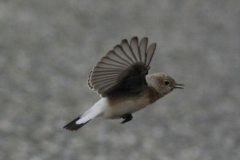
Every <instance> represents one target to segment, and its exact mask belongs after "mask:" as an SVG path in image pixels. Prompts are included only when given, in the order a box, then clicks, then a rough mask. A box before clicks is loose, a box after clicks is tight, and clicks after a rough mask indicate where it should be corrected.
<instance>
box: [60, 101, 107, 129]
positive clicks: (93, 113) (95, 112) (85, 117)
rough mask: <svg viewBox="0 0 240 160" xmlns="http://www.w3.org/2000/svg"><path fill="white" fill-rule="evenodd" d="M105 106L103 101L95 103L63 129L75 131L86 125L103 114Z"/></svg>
mask: <svg viewBox="0 0 240 160" xmlns="http://www.w3.org/2000/svg"><path fill="white" fill-rule="evenodd" d="M104 106H105V99H101V100H99V101H98V102H97V103H95V104H94V105H93V106H92V107H91V108H90V109H89V110H87V111H86V112H85V113H84V114H82V115H81V116H79V117H77V118H76V119H74V120H73V121H71V122H69V123H68V124H67V125H66V126H64V127H63V128H65V129H67V130H70V131H75V130H78V129H79V128H81V127H82V126H84V125H85V124H87V123H88V122H89V121H90V120H92V119H94V118H95V117H97V116H99V115H101V113H102V112H103V109H104Z"/></svg>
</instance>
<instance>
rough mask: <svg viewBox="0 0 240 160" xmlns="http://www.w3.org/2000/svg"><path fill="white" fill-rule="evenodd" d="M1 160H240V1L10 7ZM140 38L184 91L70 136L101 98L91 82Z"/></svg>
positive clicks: (5, 25)
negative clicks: (103, 64)
mask: <svg viewBox="0 0 240 160" xmlns="http://www.w3.org/2000/svg"><path fill="white" fill-rule="evenodd" d="M0 33H1V34H0V103H1V112H0V139H1V143H0V159H2V160H16V159H17V160H42V159H44V160H53V159H56V160H65V159H69V160H70V159H72V160H76V159H79V160H105V159H108V160H126V159H127V160H139V159H144V160H159V159H161V160H172V159H176V160H226V159H230V160H239V159H240V1H238V0H229V1H225V0H178V1H169V0H161V1H158V0H150V1H133V0H123V1H107V0H100V1H94V0H89V1H87V0H85V1H78V0H68V1H63V0H50V1H49V0H25V1H23V0H22V1H19V0H1V2H0ZM132 36H138V37H140V38H142V37H145V36H147V37H149V41H150V42H156V43H157V44H158V46H157V50H156V53H155V56H154V58H153V61H152V64H151V70H150V73H154V72H165V73H167V74H168V75H170V76H172V77H173V78H174V79H175V80H176V81H177V82H178V83H183V84H185V85H186V87H185V89H184V90H175V91H174V92H173V93H171V94H169V95H167V96H166V97H164V98H163V99H161V100H159V101H157V102H156V103H155V104H153V105H151V106H149V107H147V108H145V109H144V110H141V111H139V112H137V113H135V114H133V116H134V119H133V121H131V122H129V123H126V124H124V125H121V124H119V123H120V122H121V121H120V120H113V121H107V120H104V119H95V120H94V121H91V122H90V123H89V124H87V125H86V126H84V127H83V128H81V129H80V130H78V131H77V132H69V131H67V130H64V129H62V127H63V126H64V125H65V124H66V123H68V122H69V121H70V120H72V119H73V118H76V117H77V116H78V115H79V114H80V113H82V112H84V111H85V110H86V109H88V108H89V107H91V106H92V105H93V104H94V103H95V102H96V101H97V100H98V99H99V96H98V95H97V94H96V93H94V92H92V91H91V90H89V89H88V87H87V77H88V74H89V72H90V71H91V69H92V68H93V67H94V66H95V65H96V63H97V62H98V61H99V60H100V58H101V57H102V56H104V55H105V54H106V53H107V52H108V51H109V50H110V49H112V48H113V46H114V45H116V44H118V43H120V41H121V40H122V39H124V38H127V39H128V40H129V39H130V38H131V37H132Z"/></svg>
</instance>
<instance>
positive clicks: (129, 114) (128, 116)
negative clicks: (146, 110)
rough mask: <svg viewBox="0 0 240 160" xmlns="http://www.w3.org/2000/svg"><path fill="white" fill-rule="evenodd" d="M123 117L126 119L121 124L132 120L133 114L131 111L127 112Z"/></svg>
mask: <svg viewBox="0 0 240 160" xmlns="http://www.w3.org/2000/svg"><path fill="white" fill-rule="evenodd" d="M121 118H122V119H124V120H123V121H122V123H121V124H123V123H126V122H128V121H131V120H132V119H133V116H132V114H131V113H126V114H124V115H123V116H122V117H121Z"/></svg>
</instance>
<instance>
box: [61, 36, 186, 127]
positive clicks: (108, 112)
mask: <svg viewBox="0 0 240 160" xmlns="http://www.w3.org/2000/svg"><path fill="white" fill-rule="evenodd" d="M155 49H156V43H152V44H151V45H150V46H149V47H148V38H146V37H145V38H143V39H141V41H140V42H139V41H138V38H137V37H133V38H132V39H131V40H130V43H128V41H127V40H126V39H123V40H122V42H121V44H119V45H116V46H115V47H114V48H113V49H112V50H110V51H109V52H108V53H107V55H106V56H105V57H103V58H102V59H101V60H100V61H99V62H98V63H97V65H96V66H95V67H94V68H93V70H92V71H91V72H90V75H89V77H88V86H89V87H90V88H91V89H92V90H93V91H96V92H97V93H98V94H100V95H101V99H100V100H99V101H97V102H96V103H95V104H94V105H93V106H92V107H91V108H90V109H88V110H87V111H86V112H85V113H83V114H82V115H80V116H79V117H77V118H76V119H74V120H73V121H71V122H70V123H68V124H67V125H66V126H64V127H63V128H65V129H67V130H70V131H73V130H78V129H79V128H81V127H82V126H84V125H85V124H86V123H88V122H89V121H91V120H92V119H94V118H96V117H103V118H106V119H120V118H122V119H123V121H122V122H121V123H126V122H129V121H131V120H132V118H133V116H132V114H133V113H134V112H136V111H139V110H140V109H143V108H144V107H146V106H148V105H149V104H152V103H154V102H156V101H157V100H158V99H160V98H162V97H163V96H165V95H167V94H168V93H170V92H171V91H173V90H174V89H177V88H178V89H183V86H184V85H183V84H178V83H176V82H175V80H174V79H173V78H171V77H170V76H168V75H167V74H165V73H154V74H150V75H148V70H149V69H150V62H151V60H152V58H153V55H154V52H155Z"/></svg>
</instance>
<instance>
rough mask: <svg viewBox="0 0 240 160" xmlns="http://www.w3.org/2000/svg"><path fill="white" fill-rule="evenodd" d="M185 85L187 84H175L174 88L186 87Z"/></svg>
mask: <svg viewBox="0 0 240 160" xmlns="http://www.w3.org/2000/svg"><path fill="white" fill-rule="evenodd" d="M183 86H185V85H184V84H175V86H174V88H178V89H184V88H183Z"/></svg>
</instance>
